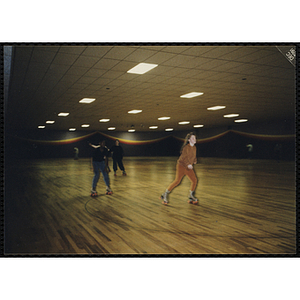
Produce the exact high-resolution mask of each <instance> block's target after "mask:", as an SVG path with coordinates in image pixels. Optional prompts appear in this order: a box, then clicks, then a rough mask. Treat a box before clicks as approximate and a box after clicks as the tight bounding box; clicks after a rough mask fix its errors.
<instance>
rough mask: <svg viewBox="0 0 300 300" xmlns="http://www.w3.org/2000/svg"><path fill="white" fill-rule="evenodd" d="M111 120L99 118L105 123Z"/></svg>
mask: <svg viewBox="0 0 300 300" xmlns="http://www.w3.org/2000/svg"><path fill="white" fill-rule="evenodd" d="M109 121H110V119H100V120H99V122H101V123H105V122H109Z"/></svg>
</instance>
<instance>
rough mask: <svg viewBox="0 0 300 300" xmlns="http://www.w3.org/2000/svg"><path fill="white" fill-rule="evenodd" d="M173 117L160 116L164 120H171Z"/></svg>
mask: <svg viewBox="0 0 300 300" xmlns="http://www.w3.org/2000/svg"><path fill="white" fill-rule="evenodd" d="M169 119H171V117H160V118H158V120H160V121H163V120H169Z"/></svg>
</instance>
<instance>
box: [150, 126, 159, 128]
mask: <svg viewBox="0 0 300 300" xmlns="http://www.w3.org/2000/svg"><path fill="white" fill-rule="evenodd" d="M157 128H158V126H150V127H149V129H157Z"/></svg>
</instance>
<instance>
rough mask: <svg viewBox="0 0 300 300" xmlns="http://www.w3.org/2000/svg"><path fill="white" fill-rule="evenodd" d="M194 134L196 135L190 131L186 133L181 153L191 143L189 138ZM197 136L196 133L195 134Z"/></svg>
mask: <svg viewBox="0 0 300 300" xmlns="http://www.w3.org/2000/svg"><path fill="white" fill-rule="evenodd" d="M192 135H195V134H194V132H190V133H188V134H187V135H186V137H185V139H184V143H183V145H182V146H181V149H180V154H181V153H182V151H183V148H184V147H185V146H186V145H187V144H188V143H189V139H190V138H191V136H192ZM195 136H196V135H195Z"/></svg>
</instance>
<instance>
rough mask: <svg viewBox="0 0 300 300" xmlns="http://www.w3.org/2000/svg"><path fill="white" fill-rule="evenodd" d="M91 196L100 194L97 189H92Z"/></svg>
mask: <svg viewBox="0 0 300 300" xmlns="http://www.w3.org/2000/svg"><path fill="white" fill-rule="evenodd" d="M91 196H92V197H97V196H98V193H97V192H96V191H95V190H93V189H92V190H91Z"/></svg>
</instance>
